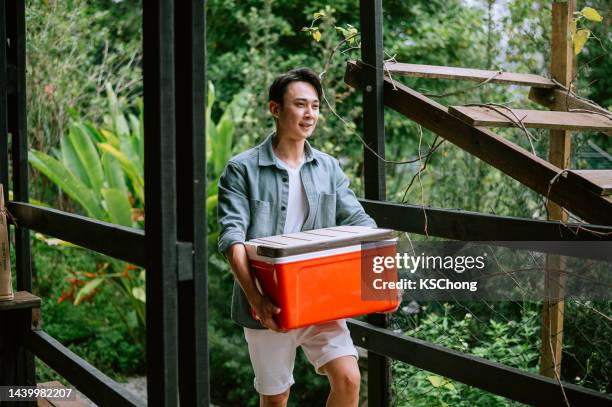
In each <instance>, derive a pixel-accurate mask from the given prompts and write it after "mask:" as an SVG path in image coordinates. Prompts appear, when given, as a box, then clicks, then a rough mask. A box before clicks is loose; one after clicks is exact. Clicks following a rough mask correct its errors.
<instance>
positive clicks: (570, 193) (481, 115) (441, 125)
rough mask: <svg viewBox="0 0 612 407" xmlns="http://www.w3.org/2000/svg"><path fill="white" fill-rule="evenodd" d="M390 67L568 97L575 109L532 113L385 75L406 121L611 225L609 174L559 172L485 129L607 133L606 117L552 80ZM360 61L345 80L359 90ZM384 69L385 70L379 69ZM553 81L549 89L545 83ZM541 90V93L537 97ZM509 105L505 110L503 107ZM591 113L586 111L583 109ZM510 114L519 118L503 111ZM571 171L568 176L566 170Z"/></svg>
mask: <svg viewBox="0 0 612 407" xmlns="http://www.w3.org/2000/svg"><path fill="white" fill-rule="evenodd" d="M386 67H388V68H389V72H391V73H394V72H395V73H398V74H401V75H406V76H418V77H430V78H444V79H454V80H470V81H473V80H479V81H487V80H488V79H491V78H493V79H491V82H493V81H495V82H497V83H506V84H522V85H528V86H531V87H532V89H538V91H540V92H539V93H536V92H538V91H532V92H531V93H530V95H531V94H533V95H538V96H532V100H534V101H536V102H538V101H539V100H542V99H547V100H548V101H549V102H548V104H549V105H551V104H552V103H553V102H552V101H551V99H550V95H553V96H556V97H557V98H564V99H566V100H567V102H568V103H566V106H567V107H569V106H576V107H579V108H580V109H582V110H585V111H587V110H588V111H587V112H585V111H582V110H581V111H580V112H572V111H567V110H572V109H571V108H566V111H565V112H549V111H537V110H522V109H520V110H519V109H507V110H508V111H509V112H505V111H504V110H502V109H495V108H489V107H484V106H483V107H475V106H451V107H446V106H443V105H441V104H440V103H438V102H436V101H434V100H432V99H430V98H428V97H427V96H425V95H423V94H421V93H419V92H417V91H415V90H414V89H411V88H410V87H408V86H406V85H404V84H402V83H399V82H398V81H394V80H393V79H392V78H390V77H389V76H388V75H387V76H385V77H384V95H385V97H384V104H385V105H386V106H388V107H391V108H392V109H394V110H396V111H397V112H399V113H401V114H403V115H404V116H406V117H407V118H409V119H411V120H413V121H414V122H416V123H418V124H420V125H421V126H423V127H424V128H426V129H428V130H431V131H432V132H434V133H436V134H438V135H439V136H441V137H443V138H445V139H446V140H448V141H450V142H451V143H453V144H455V145H456V146H458V147H460V148H462V149H463V150H465V151H466V152H468V153H470V154H472V155H474V156H476V157H478V158H480V159H481V160H483V161H485V162H486V163H488V164H490V165H492V166H493V167H495V168H497V169H499V170H501V171H502V172H504V173H505V174H507V175H509V176H511V177H512V178H514V179H516V180H517V181H519V182H521V183H522V184H523V185H525V186H527V187H529V188H531V189H532V190H534V191H535V192H538V193H539V194H541V195H543V196H545V197H548V199H550V200H551V201H553V202H555V203H557V204H559V205H560V206H562V207H564V208H567V209H568V210H569V211H571V212H572V213H574V214H576V215H577V216H579V217H580V218H582V219H584V220H585V221H587V222H589V223H594V224H600V225H612V197H610V196H609V194H610V192H611V191H610V184H612V171H607V170H590V171H589V172H584V171H577V170H573V171H565V170H563V169H562V168H559V167H557V166H555V165H553V164H551V163H550V162H548V161H546V160H544V159H542V158H540V157H538V156H537V155H534V154H533V153H532V152H530V151H528V150H526V149H524V148H522V147H521V146H519V145H517V144H515V143H513V142H511V141H509V140H507V139H505V138H504V137H502V136H500V135H498V134H496V133H494V132H492V131H491V130H489V129H488V128H487V127H509V126H514V125H516V123H515V122H516V121H519V122H520V123H522V124H523V125H524V126H526V127H540V128H553V129H562V130H575V129H580V130H597V131H603V132H606V133H608V134H610V133H611V132H612V115H611V114H610V113H609V112H607V115H606V114H605V113H603V112H602V111H601V109H600V108H599V109H598V108H596V107H593V106H591V105H590V104H589V103H587V102H584V101H582V100H580V99H578V98H576V97H575V96H572V95H571V94H568V93H564V92H563V89H561V87H559V86H558V85H556V84H554V82H552V81H550V80H548V79H546V78H543V77H540V76H537V75H525V74H510V73H504V74H505V75H503V76H502V74H499V73H498V72H495V71H483V70H472V69H465V68H454V67H439V66H438V67H436V66H430V65H411V64H398V63H394V64H387V65H386ZM371 69H372V68H370V67H369V66H366V65H364V64H362V63H360V62H359V61H349V62H348V64H347V68H346V75H345V81H346V83H347V84H348V85H350V86H352V87H354V88H357V89H360V88H361V86H362V75H363V72H364V71H365V70H371ZM385 71H386V69H385ZM550 83H552V84H553V85H554V86H555V87H551V86H550ZM542 89H544V90H546V91H547V92H548V93H547V95H548V96H542V95H543V94H542V92H541V90H542ZM510 110H511V111H510ZM590 112H593V113H590ZM511 114H512V115H514V116H516V117H517V118H518V120H514V121H513V120H512V119H511V118H508V117H506V116H510V115H511ZM570 174H571V175H570Z"/></svg>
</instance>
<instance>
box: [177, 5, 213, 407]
mask: <svg viewBox="0 0 612 407" xmlns="http://www.w3.org/2000/svg"><path fill="white" fill-rule="evenodd" d="M204 9H205V2H204V1H202V0H191V1H182V0H181V1H179V0H177V1H175V40H174V49H175V69H176V71H177V72H178V71H179V70H180V71H182V74H181V75H177V76H176V134H177V136H179V137H177V140H176V177H177V178H176V187H177V207H178V208H180V210H179V211H178V213H177V236H178V240H179V242H181V243H179V244H181V245H184V244H187V246H186V247H187V248H189V249H190V251H191V253H189V259H188V261H189V263H190V264H189V266H190V267H191V270H192V275H191V276H189V277H188V278H179V283H178V305H179V322H178V324H179V341H180V344H181V346H180V347H179V391H180V403H181V405H185V406H208V405H210V389H209V374H208V369H209V365H208V324H207V322H208V310H207V304H208V292H207V287H208V281H207V274H206V273H207V267H206V266H207V255H206V248H207V245H206V232H207V222H206V173H205V167H206V163H205V157H206V150H205V148H206V138H205V123H204V118H205V111H206V104H205V103H206V101H205V95H206V54H205V49H206V37H205V12H204ZM179 266H180V267H185V265H184V264H182V262H181V261H180V260H179ZM184 274H185V273H184V270H180V271H179V273H178V275H179V276H181V275H184Z"/></svg>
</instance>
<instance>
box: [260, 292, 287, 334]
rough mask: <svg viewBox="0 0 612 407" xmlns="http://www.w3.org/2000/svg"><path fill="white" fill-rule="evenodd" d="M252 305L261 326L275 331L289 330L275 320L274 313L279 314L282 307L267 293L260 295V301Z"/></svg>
mask: <svg viewBox="0 0 612 407" xmlns="http://www.w3.org/2000/svg"><path fill="white" fill-rule="evenodd" d="M251 306H252V307H253V309H254V310H255V318H256V319H257V320H259V323H260V324H261V326H263V327H265V328H269V329H271V330H273V331H275V332H287V330H286V329H282V328H281V327H280V326H279V325H278V324H277V323H276V321H275V320H274V315H277V314H279V313H280V312H281V309H280V308H278V307H277V306H276V305H274V303H273V302H272V301H270V299H269V298H268V297H266V296H265V295H262V296H260V297H259V301H255V303H254V304H251Z"/></svg>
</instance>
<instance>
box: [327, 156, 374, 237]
mask: <svg viewBox="0 0 612 407" xmlns="http://www.w3.org/2000/svg"><path fill="white" fill-rule="evenodd" d="M334 180H335V183H336V224H338V225H351V226H371V227H376V222H374V219H372V218H371V217H370V216H369V215H368V214H367V213H366V212H365V210H364V209H363V207H362V206H361V204H360V203H359V201H358V200H357V197H356V196H355V193H354V192H353V191H352V190H351V189H350V188H349V180H348V178H347V177H346V175H345V174H344V172H343V171H342V168H340V164H339V163H338V161H337V160H335V159H334Z"/></svg>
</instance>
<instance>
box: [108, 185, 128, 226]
mask: <svg viewBox="0 0 612 407" xmlns="http://www.w3.org/2000/svg"><path fill="white" fill-rule="evenodd" d="M102 196H103V197H104V202H105V204H106V211H107V212H108V216H109V217H110V221H111V222H113V223H115V224H118V225H123V226H130V227H131V226H132V207H131V206H130V202H129V200H128V197H127V194H126V193H125V192H123V191H120V190H118V189H114V188H108V189H107V188H104V189H102Z"/></svg>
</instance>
